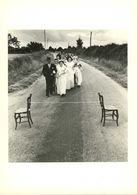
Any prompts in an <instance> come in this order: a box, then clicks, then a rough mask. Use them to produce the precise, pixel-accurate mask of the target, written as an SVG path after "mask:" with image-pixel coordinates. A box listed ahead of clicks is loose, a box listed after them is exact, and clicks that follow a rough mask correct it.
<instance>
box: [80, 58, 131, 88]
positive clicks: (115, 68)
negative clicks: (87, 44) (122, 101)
mask: <svg viewBox="0 0 137 195" xmlns="http://www.w3.org/2000/svg"><path fill="white" fill-rule="evenodd" d="M82 60H83V61H85V62H86V63H88V64H90V65H92V66H94V67H95V68H97V69H98V70H100V71H102V72H104V73H105V74H106V75H107V76H109V77H111V78H112V79H113V80H115V81H116V82H117V83H119V84H120V85H121V86H122V87H124V88H127V67H126V66H125V67H123V66H122V64H121V62H120V61H115V60H110V59H109V60H106V59H103V58H102V59H99V58H93V57H83V56H82Z"/></svg>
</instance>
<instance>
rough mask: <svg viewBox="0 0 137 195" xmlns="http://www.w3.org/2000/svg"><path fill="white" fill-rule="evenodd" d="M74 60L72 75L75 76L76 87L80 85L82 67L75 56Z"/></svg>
mask: <svg viewBox="0 0 137 195" xmlns="http://www.w3.org/2000/svg"><path fill="white" fill-rule="evenodd" d="M73 60H74V72H75V73H74V74H75V83H76V85H77V86H78V87H80V86H81V84H82V65H81V64H80V63H79V59H78V57H77V56H76V58H75V59H73Z"/></svg>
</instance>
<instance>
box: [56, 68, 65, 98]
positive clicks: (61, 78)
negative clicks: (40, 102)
mask: <svg viewBox="0 0 137 195" xmlns="http://www.w3.org/2000/svg"><path fill="white" fill-rule="evenodd" d="M66 73H67V68H66V66H65V65H63V66H62V67H61V66H58V72H57V74H58V88H57V93H58V94H59V95H63V94H66V79H67V74H66Z"/></svg>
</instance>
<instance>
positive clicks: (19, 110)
mask: <svg viewBox="0 0 137 195" xmlns="http://www.w3.org/2000/svg"><path fill="white" fill-rule="evenodd" d="M25 112H27V108H19V109H18V110H16V112H15V113H16V114H18V113H25Z"/></svg>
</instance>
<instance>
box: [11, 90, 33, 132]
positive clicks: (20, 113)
mask: <svg viewBox="0 0 137 195" xmlns="http://www.w3.org/2000/svg"><path fill="white" fill-rule="evenodd" d="M31 97H32V94H30V96H29V97H28V98H27V107H26V108H19V109H18V110H16V111H15V113H14V118H15V124H16V126H15V129H17V124H18V123H19V124H20V123H24V122H28V123H29V126H30V128H31V124H33V121H32V118H31ZM23 118H27V120H25V121H24V120H23V121H22V119H23Z"/></svg>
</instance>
